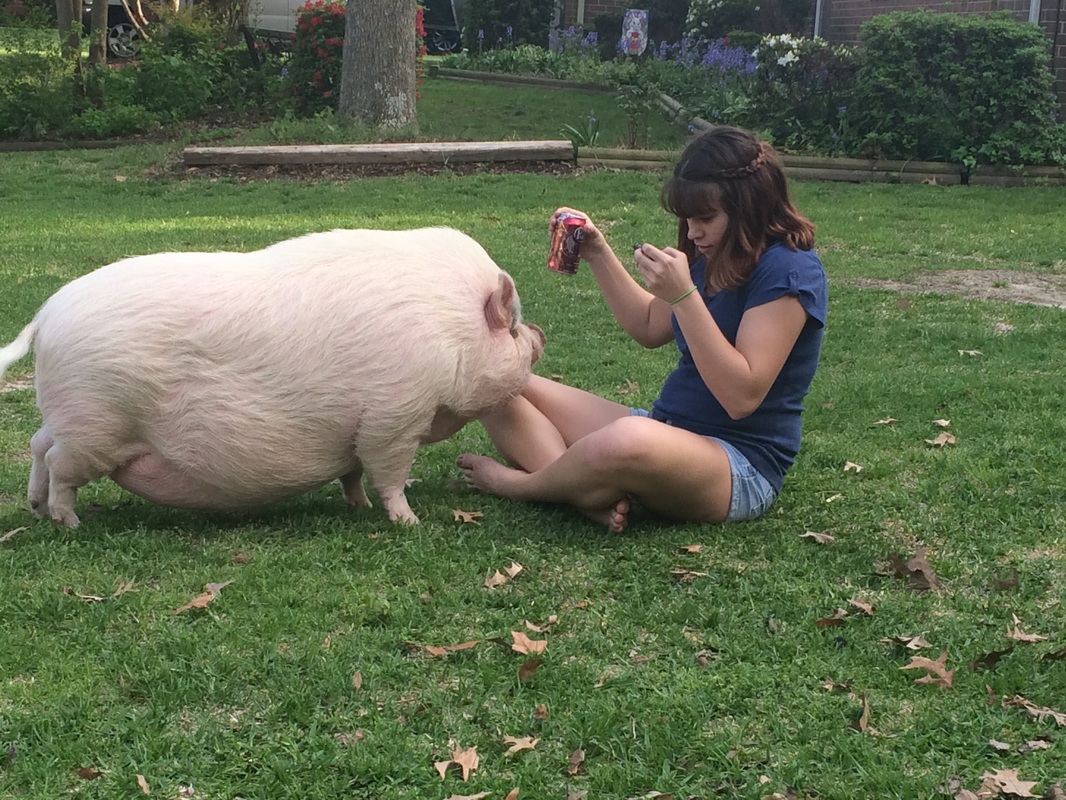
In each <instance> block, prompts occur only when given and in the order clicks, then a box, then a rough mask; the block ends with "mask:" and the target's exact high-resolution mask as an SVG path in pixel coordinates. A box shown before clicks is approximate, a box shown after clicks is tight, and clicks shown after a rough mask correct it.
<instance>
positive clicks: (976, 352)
mask: <svg viewBox="0 0 1066 800" xmlns="http://www.w3.org/2000/svg"><path fill="white" fill-rule="evenodd" d="M959 355H960V356H983V355H984V353H982V352H981V351H980V350H960V351H959Z"/></svg>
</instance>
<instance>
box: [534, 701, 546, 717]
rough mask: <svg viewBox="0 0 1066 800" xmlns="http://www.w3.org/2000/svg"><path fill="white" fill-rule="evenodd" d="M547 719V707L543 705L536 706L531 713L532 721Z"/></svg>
mask: <svg viewBox="0 0 1066 800" xmlns="http://www.w3.org/2000/svg"><path fill="white" fill-rule="evenodd" d="M547 718H548V707H547V706H546V705H544V703H540V704H538V705H537V707H536V709H534V711H533V719H539V720H545V719H547Z"/></svg>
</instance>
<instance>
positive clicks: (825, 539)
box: [800, 531, 835, 544]
mask: <svg viewBox="0 0 1066 800" xmlns="http://www.w3.org/2000/svg"><path fill="white" fill-rule="evenodd" d="M800 538H801V539H813V540H814V541H816V542H817V543H818V544H829V543H830V542H832V541H835V540H834V539H833V537H832V536H830V535H829V534H828V533H818V532H816V531H806V532H805V533H801V534H800Z"/></svg>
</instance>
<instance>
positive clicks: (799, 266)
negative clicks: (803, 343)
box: [749, 242, 829, 323]
mask: <svg viewBox="0 0 1066 800" xmlns="http://www.w3.org/2000/svg"><path fill="white" fill-rule="evenodd" d="M749 287H750V288H749V291H750V294H749V302H750V304H751V305H756V304H758V303H762V302H769V301H770V300H775V299H777V298H778V297H781V296H783V295H792V296H794V297H798V298H799V300H800V302H801V303H803V307H804V308H806V309H807V312H808V313H809V314H810V315H811V316H812V317H814V318H815V319H817V320H818V321H819V322H823V323H824V322H825V317H826V310H827V306H828V301H829V288H828V283H827V280H826V275H825V267H824V266H823V265H822V260H821V259H820V258H819V257H818V254H817V253H816V252H815V251H814V250H791V249H789V247H788V246H787V245H785V244H782V243H780V242H776V243H774V244H772V245H771V246H770V247H768V248H767V249H766V252H764V253H763V254H762V256H761V257H760V258H759V261H758V263H756V265H755V269H754V270H753V271H752V275H751V281H750V284H749Z"/></svg>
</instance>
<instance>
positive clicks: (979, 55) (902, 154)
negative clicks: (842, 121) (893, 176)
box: [849, 10, 1066, 165]
mask: <svg viewBox="0 0 1066 800" xmlns="http://www.w3.org/2000/svg"><path fill="white" fill-rule="evenodd" d="M861 35H862V43H863V62H862V67H861V68H860V69H859V72H858V75H857V77H856V81H855V90H854V101H853V103H852V105H851V106H850V107H849V117H850V118H851V120H852V126H853V129H854V132H855V136H856V137H858V138H857V141H855V142H854V143H853V146H854V148H855V149H857V150H858V151H861V152H862V153H864V154H867V155H871V156H883V157H887V158H917V159H925V160H947V161H954V162H960V163H966V164H971V165H973V164H1026V163H1028V164H1039V163H1043V162H1046V161H1056V160H1061V159H1062V158H1063V150H1064V147H1066V142H1064V138H1063V131H1062V125H1061V124H1058V123H1057V108H1058V102H1057V100H1056V98H1055V96H1054V94H1053V93H1052V85H1053V76H1052V73H1051V69H1050V55H1049V52H1048V42H1047V38H1046V36H1045V35H1044V32H1043V31H1042V30H1041V29H1040V28H1039V27H1037V26H1036V25H1030V24H1021V23H1018V22H1015V21H1014V20H1012V19H1011V18H1010V16H1009V15H1008V14H1007V13H1006V12H1000V13H996V14H991V15H989V16H988V17H982V16H975V15H970V16H960V15H958V14H936V13H933V12H931V11H927V10H921V11H913V12H908V13H893V14H884V15H881V16H878V17H874V18H873V19H871V20H870V21H868V22H867V23H866V24H865V25H864V26H863V28H862V34H861Z"/></svg>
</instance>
